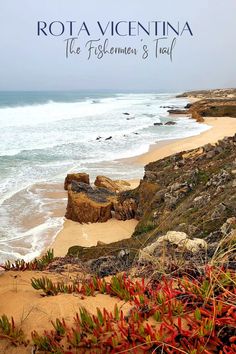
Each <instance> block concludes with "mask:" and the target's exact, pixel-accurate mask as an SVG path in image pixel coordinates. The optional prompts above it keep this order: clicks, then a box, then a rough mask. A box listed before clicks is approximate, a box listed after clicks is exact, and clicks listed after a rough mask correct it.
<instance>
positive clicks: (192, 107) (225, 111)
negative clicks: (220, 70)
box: [168, 89, 236, 122]
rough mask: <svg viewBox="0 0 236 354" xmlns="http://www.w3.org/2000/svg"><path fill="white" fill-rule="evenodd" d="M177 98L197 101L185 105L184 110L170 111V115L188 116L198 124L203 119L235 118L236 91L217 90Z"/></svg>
mask: <svg viewBox="0 0 236 354" xmlns="http://www.w3.org/2000/svg"><path fill="white" fill-rule="evenodd" d="M177 97H189V98H191V99H192V98H194V99H197V101H196V102H194V103H192V104H191V103H189V104H187V105H186V107H185V110H179V109H172V110H169V111H168V112H169V113H172V114H188V115H191V116H192V118H193V119H195V120H196V121H198V122H204V117H208V116H209V117H236V89H219V90H209V91H207V90H203V91H190V92H185V93H183V94H182V95H179V96H177Z"/></svg>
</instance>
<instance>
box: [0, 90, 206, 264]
mask: <svg viewBox="0 0 236 354" xmlns="http://www.w3.org/2000/svg"><path fill="white" fill-rule="evenodd" d="M49 98H50V97H49ZM186 103H187V102H185V101H184V100H179V99H176V98H175V97H173V96H170V95H169V94H159V95H157V94H118V95H116V96H114V95H113V96H112V97H109V96H108V97H105V98H104V97H101V98H99V97H97V96H96V98H92V97H89V95H88V97H87V98H85V99H84V100H81V98H80V97H78V101H77V102H55V101H53V100H51V99H49V100H48V102H47V103H44V104H33V105H32V104H31V105H29V104H28V105H27V104H25V105H24V106H13V107H0V131H1V134H2V137H1V139H0V193H1V194H0V208H1V210H0V213H1V223H0V250H1V251H0V262H1V261H2V260H3V259H6V257H10V258H15V257H18V256H21V257H24V258H25V259H30V258H33V257H35V255H38V254H40V252H41V250H42V249H43V248H44V247H45V242H44V237H43V235H44V234H45V232H47V230H48V232H49V233H50V236H48V238H49V239H51V238H52V237H53V235H55V234H56V232H57V231H58V230H59V229H60V227H61V223H62V218H59V219H57V218H56V217H53V216H52V213H50V208H53V207H54V206H55V205H54V204H53V203H54V202H53V201H52V200H48V199H47V198H46V197H45V195H41V194H40V193H38V194H35V193H32V190H31V186H32V185H33V184H34V183H36V182H43V183H49V182H50V181H53V182H55V181H58V182H60V183H62V182H63V179H64V177H65V175H66V173H67V172H68V171H78V170H80V171H85V172H89V173H90V175H91V176H92V178H94V177H95V176H96V174H106V175H108V176H110V177H114V178H125V177H129V178H137V177H142V174H143V168H142V167H139V166H137V167H134V166H128V165H127V164H123V163H122V161H120V160H117V159H119V158H126V157H131V156H135V155H139V154H142V153H145V152H147V151H148V148H149V145H150V144H152V143H155V142H156V141H162V140H169V139H177V138H182V137H187V136H191V135H196V134H199V133H201V132H202V131H204V130H207V129H209V127H208V126H206V125H204V124H198V123H197V122H195V121H194V120H189V119H188V118H186V117H185V118H184V117H183V118H176V119H175V122H176V123H177V124H176V125H174V126H165V125H163V126H154V123H156V122H163V123H165V122H167V120H170V119H171V120H172V119H174V118H170V117H168V113H167V109H166V108H163V106H178V107H182V106H183V105H185V104H186ZM124 113H129V114H124ZM110 136H112V139H109V140H106V139H107V138H109V137H110ZM99 137H101V138H99ZM98 138H99V139H98ZM62 203H65V200H64V201H62ZM38 214H39V215H38ZM32 216H33V218H34V217H36V216H40V218H41V219H40V220H41V222H38V224H37V225H34V227H32V225H31V226H30V227H28V229H24V228H23V227H22V223H23V220H27V219H29V220H30V218H32ZM48 238H47V237H46V239H48ZM19 242H20V244H21V246H19V245H18V244H19ZM22 245H24V247H23V246H22Z"/></svg>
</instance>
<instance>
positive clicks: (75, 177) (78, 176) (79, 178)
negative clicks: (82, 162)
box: [64, 173, 89, 191]
mask: <svg viewBox="0 0 236 354" xmlns="http://www.w3.org/2000/svg"><path fill="white" fill-rule="evenodd" d="M72 181H76V182H83V183H87V184H89V175H88V174H87V173H69V174H68V175H67V176H66V178H65V182H64V189H65V190H66V191H67V190H68V185H69V184H71V182H72Z"/></svg>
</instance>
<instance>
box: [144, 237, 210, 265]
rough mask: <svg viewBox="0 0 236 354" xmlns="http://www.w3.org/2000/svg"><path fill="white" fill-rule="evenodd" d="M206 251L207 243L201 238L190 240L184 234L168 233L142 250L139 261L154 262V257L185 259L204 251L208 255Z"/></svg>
mask: <svg viewBox="0 0 236 354" xmlns="http://www.w3.org/2000/svg"><path fill="white" fill-rule="evenodd" d="M206 250H207V243H206V241H204V240H202V239H199V238H194V239H190V238H189V237H188V235H187V234H186V233H184V232H177V231H168V232H167V234H166V235H164V236H160V237H158V239H157V240H156V241H154V242H153V243H152V244H150V245H149V246H147V247H145V248H143V249H141V250H140V252H139V259H138V261H139V262H146V261H152V260H153V257H155V258H156V259H160V258H161V257H163V256H164V257H168V258H170V257H171V258H175V259H176V257H181V258H182V259H184V258H186V254H188V255H189V254H190V255H191V254H192V256H194V255H196V254H198V255H199V253H201V252H202V251H203V252H205V253H206ZM169 261H170V259H169ZM172 261H173V259H172Z"/></svg>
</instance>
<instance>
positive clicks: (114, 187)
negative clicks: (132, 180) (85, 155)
mask: <svg viewBox="0 0 236 354" xmlns="http://www.w3.org/2000/svg"><path fill="white" fill-rule="evenodd" d="M94 185H95V186H96V187H100V188H106V189H108V190H109V191H111V192H114V193H119V192H121V191H124V190H129V189H130V184H129V182H127V181H122V180H119V181H113V180H112V179H110V178H109V177H106V176H97V177H96V180H95V182H94Z"/></svg>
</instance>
